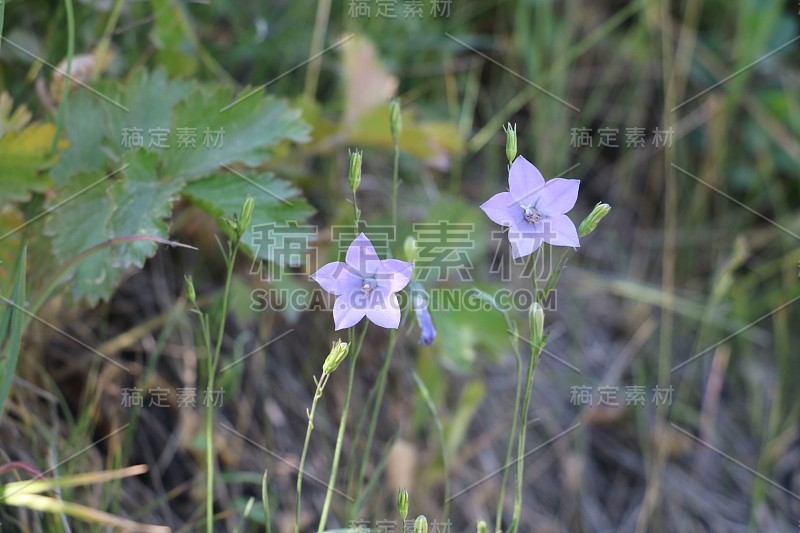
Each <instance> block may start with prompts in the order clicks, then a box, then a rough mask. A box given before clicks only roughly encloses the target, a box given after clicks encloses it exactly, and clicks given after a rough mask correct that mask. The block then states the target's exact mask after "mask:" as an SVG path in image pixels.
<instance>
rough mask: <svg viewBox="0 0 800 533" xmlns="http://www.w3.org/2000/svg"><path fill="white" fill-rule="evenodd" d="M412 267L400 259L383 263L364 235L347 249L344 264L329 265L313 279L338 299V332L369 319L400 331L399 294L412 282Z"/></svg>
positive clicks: (320, 270)
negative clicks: (365, 318)
mask: <svg viewBox="0 0 800 533" xmlns="http://www.w3.org/2000/svg"><path fill="white" fill-rule="evenodd" d="M412 268H413V265H412V264H411V263H408V262H406V261H400V260H399V259H383V260H381V259H380V258H379V257H378V254H377V252H376V251H375V248H374V247H373V246H372V243H371V242H370V241H369V239H368V238H367V236H366V235H364V234H363V233H362V234H360V235H359V236H358V237H356V239H355V240H354V241H353V242H352V244H350V246H349V247H348V248H347V254H346V255H345V261H344V262H341V261H334V262H333V263H328V264H327V265H325V266H323V267H322V268H320V269H319V270H317V271H316V272H315V273H314V274H312V276H311V278H312V279H313V280H314V281H316V282H317V283H319V285H320V287H322V288H323V289H325V290H326V291H328V292H330V293H331V294H335V295H336V296H337V298H336V302H335V303H334V305H333V322H334V324H335V326H336V329H337V330H340V329H344V328H349V327H351V326H354V325H356V324H357V323H358V322H360V321H361V319H362V318H364V317H365V316H366V317H367V318H368V319H369V320H371V321H372V322H373V323H375V324H376V325H378V326H380V327H382V328H396V327H398V326H399V325H400V304H399V302H398V301H397V295H396V294H395V293H396V292H398V291H400V290H402V289H403V288H404V287H405V286H406V285H408V282H409V281H411V269H412Z"/></svg>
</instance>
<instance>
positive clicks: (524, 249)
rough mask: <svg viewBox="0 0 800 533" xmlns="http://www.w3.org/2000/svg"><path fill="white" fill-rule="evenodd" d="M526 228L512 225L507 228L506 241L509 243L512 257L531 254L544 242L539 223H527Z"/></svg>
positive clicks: (516, 257) (517, 257)
mask: <svg viewBox="0 0 800 533" xmlns="http://www.w3.org/2000/svg"><path fill="white" fill-rule="evenodd" d="M528 226H529V229H528V228H521V229H520V228H518V227H516V225H515V227H512V228H511V229H509V230H508V241H509V242H510V243H511V256H512V257H513V258H514V259H519V258H520V257H525V256H526V255H531V254H532V253H533V252H535V251H536V250H537V249H538V248H539V247H540V246H541V245H542V242H544V239H543V238H542V234H541V232H540V231H539V230H541V229H542V228H540V227H539V225H538V224H537V225H535V226H534V225H532V224H528Z"/></svg>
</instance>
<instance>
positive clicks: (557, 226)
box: [544, 215, 581, 248]
mask: <svg viewBox="0 0 800 533" xmlns="http://www.w3.org/2000/svg"><path fill="white" fill-rule="evenodd" d="M544 225H545V227H546V228H547V233H548V235H547V236H546V237H545V238H544V239H545V240H546V241H547V242H549V243H550V244H551V245H553V246H572V247H573V248H579V247H580V245H581V243H580V240H579V239H578V230H576V229H575V224H573V223H572V220H570V219H569V217H568V216H567V215H550V217H548V218H547V219H546V220H545V221H544Z"/></svg>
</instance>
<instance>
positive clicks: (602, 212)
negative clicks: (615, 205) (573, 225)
mask: <svg viewBox="0 0 800 533" xmlns="http://www.w3.org/2000/svg"><path fill="white" fill-rule="evenodd" d="M609 211H611V206H610V205H608V204H597V205H596V206H594V209H592V212H591V213H589V216H587V217H586V218H584V219H583V222H581V225H580V227H579V228H578V237H585V236H586V235H589V234H590V233H591V232H593V231H594V230H595V228H597V225H598V224H600V221H601V220H603V217H605V216H606V215H607V214H608V212H609Z"/></svg>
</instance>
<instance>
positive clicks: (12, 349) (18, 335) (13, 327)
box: [0, 246, 28, 417]
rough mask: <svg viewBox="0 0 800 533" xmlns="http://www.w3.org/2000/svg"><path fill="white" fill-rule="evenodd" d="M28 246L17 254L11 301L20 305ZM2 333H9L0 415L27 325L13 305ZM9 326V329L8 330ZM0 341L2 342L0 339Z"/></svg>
mask: <svg viewBox="0 0 800 533" xmlns="http://www.w3.org/2000/svg"><path fill="white" fill-rule="evenodd" d="M27 255H28V253H27V248H26V247H24V246H23V247H22V251H21V252H20V254H19V256H17V265H16V268H15V270H16V272H17V275H16V279H15V281H14V287H13V289H12V290H11V301H12V302H14V303H17V304H18V305H24V303H25V265H26V264H27ZM0 321H1V322H2V323H0V334H3V335H5V334H6V332H7V333H8V336H7V342H6V343H5V346H4V347H3V352H4V354H3V362H2V368H3V371H2V375H1V377H0V417H2V415H3V407H4V406H5V403H6V397H7V396H8V391H9V390H11V382H12V381H13V380H14V375H15V373H16V369H17V359H19V351H20V348H21V345H22V330H23V329H24V325H25V315H24V314H23V313H22V311H21V310H20V309H18V308H16V307H13V306H11V305H6V308H5V311H4V312H3V316H2V317H0ZM6 328H8V330H6ZM0 338H2V337H0ZM0 342H2V341H1V340H0Z"/></svg>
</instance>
